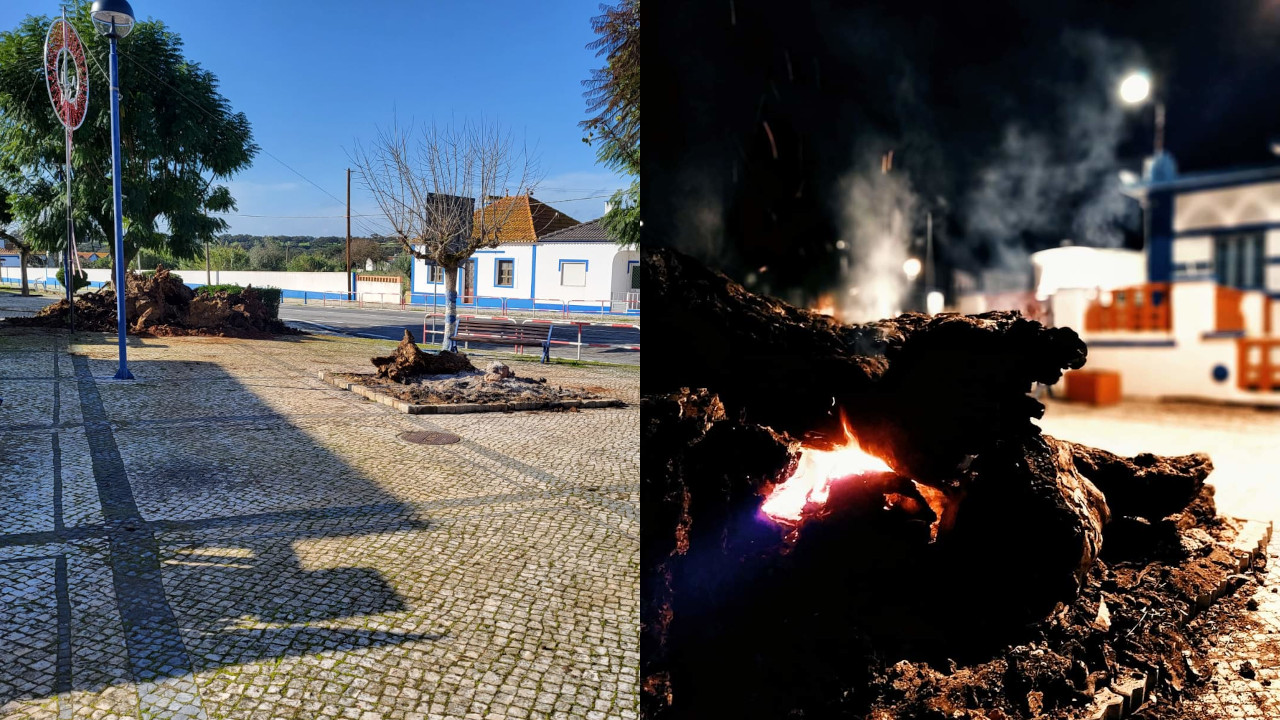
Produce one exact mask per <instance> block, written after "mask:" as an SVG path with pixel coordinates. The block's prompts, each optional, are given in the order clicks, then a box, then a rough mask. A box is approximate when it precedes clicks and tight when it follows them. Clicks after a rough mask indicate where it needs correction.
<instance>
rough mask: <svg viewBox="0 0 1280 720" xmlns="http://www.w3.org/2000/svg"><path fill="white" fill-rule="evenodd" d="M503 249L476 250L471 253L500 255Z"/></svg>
mask: <svg viewBox="0 0 1280 720" xmlns="http://www.w3.org/2000/svg"><path fill="white" fill-rule="evenodd" d="M504 252H506V251H505V250H476V251H475V252H474V253H472V255H501V254H502V253H504Z"/></svg>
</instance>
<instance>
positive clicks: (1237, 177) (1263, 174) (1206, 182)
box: [1125, 165, 1280, 193]
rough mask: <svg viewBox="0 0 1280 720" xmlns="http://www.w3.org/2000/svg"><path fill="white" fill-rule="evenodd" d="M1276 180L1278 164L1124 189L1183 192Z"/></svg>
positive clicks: (1279, 169) (1279, 168) (1145, 183)
mask: <svg viewBox="0 0 1280 720" xmlns="http://www.w3.org/2000/svg"><path fill="white" fill-rule="evenodd" d="M1276 181H1280V165H1273V166H1268V167H1261V168H1243V169H1242V168H1237V169H1233V170H1215V171H1210V172H1204V173H1194V174H1188V175H1183V176H1181V177H1178V178H1174V179H1173V180H1169V181H1167V182H1158V183H1149V182H1144V183H1138V184H1136V185H1132V186H1129V187H1126V188H1125V189H1126V191H1127V193H1132V192H1135V191H1137V192H1141V191H1149V192H1175V193H1184V192H1196V191H1201V190H1219V189H1222V188H1229V187H1238V186H1241V185H1254V184H1258V183H1264V182H1276Z"/></svg>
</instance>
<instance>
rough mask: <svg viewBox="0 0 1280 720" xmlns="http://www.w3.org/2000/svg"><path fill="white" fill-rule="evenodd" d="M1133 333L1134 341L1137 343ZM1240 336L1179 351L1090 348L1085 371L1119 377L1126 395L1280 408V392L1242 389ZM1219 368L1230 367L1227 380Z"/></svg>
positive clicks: (1188, 343) (1181, 343)
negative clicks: (1108, 372) (1215, 370)
mask: <svg viewBox="0 0 1280 720" xmlns="http://www.w3.org/2000/svg"><path fill="white" fill-rule="evenodd" d="M1133 337H1134V336H1133V335H1130V336H1129V339H1133ZM1237 353H1238V350H1237V348H1236V341H1235V338H1218V339H1211V340H1200V339H1198V338H1197V339H1196V340H1194V341H1192V340H1181V339H1180V340H1178V342H1177V345H1176V346H1174V347H1104V346H1101V345H1096V344H1091V345H1089V359H1088V362H1087V363H1085V366H1084V369H1085V370H1114V371H1116V372H1118V373H1120V389H1121V392H1122V393H1124V395H1125V396H1127V397H1147V398H1156V397H1192V396H1194V397H1201V398H1210V399H1217V400H1231V401H1237V402H1251V403H1259V404H1269V405H1280V393H1273V392H1267V391H1258V392H1250V391H1246V390H1241V389H1240V388H1239V386H1238V385H1237V383H1238V382H1239V376H1238V374H1237V373H1238V371H1239V368H1238V367H1237V360H1238V357H1237ZM1215 365H1223V366H1224V367H1226V368H1227V379H1226V380H1225V381H1224V382H1217V381H1215V380H1214V379H1213V374H1212V373H1213V368H1214V366H1215Z"/></svg>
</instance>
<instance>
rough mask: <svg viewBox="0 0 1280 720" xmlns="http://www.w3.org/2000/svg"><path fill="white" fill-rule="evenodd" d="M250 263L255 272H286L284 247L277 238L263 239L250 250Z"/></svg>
mask: <svg viewBox="0 0 1280 720" xmlns="http://www.w3.org/2000/svg"><path fill="white" fill-rule="evenodd" d="M249 261H250V262H251V263H252V264H253V269H254V270H284V266H285V257H284V246H282V245H281V244H280V243H279V242H278V241H276V239H275V238H269V237H268V238H263V239H262V242H259V243H258V244H257V245H254V246H253V247H252V248H251V249H250V250H249Z"/></svg>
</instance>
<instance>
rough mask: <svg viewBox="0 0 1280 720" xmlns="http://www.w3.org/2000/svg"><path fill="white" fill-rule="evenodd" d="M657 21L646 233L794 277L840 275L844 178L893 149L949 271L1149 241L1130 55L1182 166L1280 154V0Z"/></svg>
mask: <svg viewBox="0 0 1280 720" xmlns="http://www.w3.org/2000/svg"><path fill="white" fill-rule="evenodd" d="M644 27H645V38H644V45H645V48H644V49H645V61H644V95H645V101H644V102H645V114H646V119H645V125H644V135H645V146H646V150H645V154H644V166H643V173H642V178H643V183H644V186H645V187H644V206H643V208H644V209H643V213H644V231H645V232H644V242H645V243H646V244H647V245H671V246H674V247H677V248H679V249H682V250H685V251H687V252H691V253H693V254H695V255H697V256H699V257H701V258H702V259H704V260H706V261H707V262H708V263H709V264H711V265H712V266H713V267H716V268H718V269H722V270H724V271H725V272H727V273H729V274H730V275H731V276H734V277H735V278H737V279H744V278H749V279H750V281H751V283H752V284H753V285H754V286H756V287H757V289H762V290H765V291H770V292H775V293H777V294H780V295H783V296H786V294H787V293H790V294H791V295H792V296H793V297H794V296H795V295H796V294H797V290H799V291H800V292H801V293H803V294H804V295H805V296H808V297H812V296H814V295H816V294H817V293H818V292H820V291H822V290H824V289H826V288H828V287H830V286H832V285H833V284H834V283H836V282H837V281H838V280H839V275H840V272H839V257H840V256H841V255H848V254H849V253H848V250H838V249H837V248H836V241H837V240H839V239H840V238H841V237H843V236H845V235H846V234H847V232H848V230H847V226H848V223H849V210H848V208H849V192H850V191H849V185H848V181H849V179H850V177H854V176H859V175H861V176H863V177H867V178H870V179H871V180H872V181H873V182H874V176H875V175H876V174H878V173H880V157H881V155H883V154H884V153H885V152H887V151H889V150H893V151H894V161H893V171H892V172H893V174H895V175H897V174H899V173H901V174H902V175H901V177H904V178H906V179H908V181H909V185H910V190H911V193H912V196H913V205H912V207H913V208H914V209H913V211H912V212H911V213H910V215H911V216H912V217H911V218H910V220H909V222H910V223H911V224H912V228H913V232H914V233H915V234H918V235H923V232H924V216H925V213H926V212H927V211H931V212H932V213H933V215H934V218H935V241H936V245H937V252H938V259H939V266H940V277H939V281H940V284H941V285H942V286H943V287H946V278H947V277H949V276H950V274H951V273H950V270H951V269H952V268H962V269H966V270H977V269H981V268H984V267H991V266H993V265H998V264H1000V263H1001V262H1003V261H1004V260H1003V258H1005V257H1006V256H1007V255H1008V253H1007V252H1006V251H1008V250H1009V249H1024V250H1038V249H1042V248H1045V247H1053V246H1056V245H1058V244H1060V243H1061V241H1062V240H1063V239H1065V238H1070V239H1072V241H1074V242H1075V243H1076V244H1086V245H1102V246H1127V247H1135V248H1136V247H1141V232H1140V228H1141V214H1140V211H1139V209H1138V206H1137V203H1136V202H1135V201H1133V200H1129V199H1127V198H1123V197H1122V196H1120V195H1119V192H1118V181H1117V179H1116V178H1117V175H1118V171H1119V170H1121V169H1129V170H1132V171H1139V170H1140V168H1141V165H1142V160H1143V158H1144V156H1147V155H1150V153H1151V148H1152V138H1153V116H1154V112H1153V106H1152V105H1151V104H1147V105H1145V106H1141V107H1126V106H1122V104H1121V103H1120V102H1119V100H1118V99H1117V97H1116V86H1117V83H1118V81H1119V79H1120V78H1121V77H1122V76H1123V75H1124V74H1125V73H1126V72H1127V71H1129V70H1132V69H1137V68H1142V69H1146V70H1148V71H1149V72H1150V73H1151V75H1152V78H1153V84H1154V91H1155V94H1156V95H1157V96H1158V97H1159V98H1160V99H1163V100H1164V102H1165V103H1166V104H1167V108H1168V110H1167V131H1166V148H1167V149H1168V150H1169V151H1170V152H1171V153H1172V154H1173V156H1174V157H1175V158H1176V160H1177V162H1178V165H1179V171H1180V172H1195V171H1202V170H1216V169H1224V168H1229V167H1236V166H1242V165H1260V164H1269V163H1274V162H1277V160H1278V159H1277V158H1276V157H1275V156H1273V155H1272V154H1271V153H1270V150H1269V147H1268V141H1269V139H1270V138H1271V137H1273V136H1280V1H1277V0H1270V1H1268V2H1262V1H1260V0H1248V1H1246V0H1221V1H1218V0H1215V1H1213V2H1208V1H1199V2H1187V1H1184V0H1164V1H1161V2H1150V1H1141V2H1139V1H1133V0H1131V1H1127V2H1126V1H1121V2H1106V3H1103V2H1058V3H1054V2H1032V1H1029V0H1025V1H1024V0H1019V1H996V2H981V3H957V2H950V3H935V2H918V1H917V2H910V1H908V2H902V1H900V0H899V1H896V2H857V3H836V2H812V3H805V2H790V3H788V2H768V1H763V0H760V1H751V0H733V1H732V2H731V1H730V0H713V1H712V2H701V3H684V2H669V1H663V2H654V1H653V0H650V2H649V3H648V4H647V5H646V10H645V17H644ZM766 128H767V129H766ZM770 136H772V137H770ZM852 261H853V262H857V258H852ZM761 267H767V271H765V272H763V273H761V272H759V269H760V268H761Z"/></svg>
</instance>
